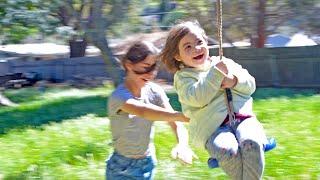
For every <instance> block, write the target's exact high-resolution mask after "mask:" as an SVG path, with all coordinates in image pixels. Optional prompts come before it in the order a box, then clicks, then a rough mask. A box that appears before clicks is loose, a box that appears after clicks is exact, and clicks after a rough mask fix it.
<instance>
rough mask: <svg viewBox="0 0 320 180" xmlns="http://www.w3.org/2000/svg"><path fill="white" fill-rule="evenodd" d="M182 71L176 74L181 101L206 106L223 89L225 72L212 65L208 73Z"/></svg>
mask: <svg viewBox="0 0 320 180" xmlns="http://www.w3.org/2000/svg"><path fill="white" fill-rule="evenodd" d="M202 74H203V76H202V75H200V73H198V72H187V71H184V72H183V71H180V72H177V73H176V74H175V76H174V86H175V89H176V91H177V93H178V95H179V101H180V102H181V103H183V104H188V105H190V106H193V107H203V106H206V105H207V104H208V103H209V102H210V101H211V100H212V99H213V98H214V97H215V96H216V95H217V93H218V92H219V91H220V90H221V83H222V81H223V79H224V77H225V74H224V73H223V72H221V71H220V70H219V69H217V68H216V67H215V66H212V67H211V68H210V69H209V71H208V72H207V73H202Z"/></svg>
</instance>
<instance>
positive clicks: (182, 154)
mask: <svg viewBox="0 0 320 180" xmlns="http://www.w3.org/2000/svg"><path fill="white" fill-rule="evenodd" d="M171 157H172V158H173V159H177V158H178V159H179V160H181V161H182V162H183V163H187V164H192V159H193V158H196V159H198V156H197V155H196V154H195V153H194V152H193V151H192V150H191V148H190V147H189V146H188V145H182V144H177V146H176V147H175V148H173V149H172V151H171Z"/></svg>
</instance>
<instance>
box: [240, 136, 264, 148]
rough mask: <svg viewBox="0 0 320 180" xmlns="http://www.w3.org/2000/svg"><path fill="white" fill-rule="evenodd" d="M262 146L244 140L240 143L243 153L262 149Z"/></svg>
mask: <svg viewBox="0 0 320 180" xmlns="http://www.w3.org/2000/svg"><path fill="white" fill-rule="evenodd" d="M262 146H263V144H260V143H258V142H257V141H253V140H251V139H247V140H244V141H243V142H241V143H240V147H241V150H242V151H243V150H244V151H252V150H257V149H262Z"/></svg>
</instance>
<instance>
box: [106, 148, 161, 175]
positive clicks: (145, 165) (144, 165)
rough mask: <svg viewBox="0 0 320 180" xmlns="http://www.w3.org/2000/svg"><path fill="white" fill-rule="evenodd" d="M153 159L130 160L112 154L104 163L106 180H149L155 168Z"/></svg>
mask: <svg viewBox="0 0 320 180" xmlns="http://www.w3.org/2000/svg"><path fill="white" fill-rule="evenodd" d="M153 158H154V157H152V156H151V155H150V156H146V157H144V158H141V159H132V158H128V157H125V156H122V155H120V154H118V153H117V152H114V153H113V154H112V155H111V157H110V158H109V159H108V160H107V161H106V163H107V167H106V178H107V180H129V179H130V180H150V179H152V178H153V170H154V168H155V165H156V163H155V160H154V159H153Z"/></svg>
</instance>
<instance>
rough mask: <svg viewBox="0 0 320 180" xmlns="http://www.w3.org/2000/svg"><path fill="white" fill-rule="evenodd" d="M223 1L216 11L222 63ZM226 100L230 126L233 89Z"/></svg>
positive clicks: (232, 119) (219, 3)
mask: <svg viewBox="0 0 320 180" xmlns="http://www.w3.org/2000/svg"><path fill="white" fill-rule="evenodd" d="M221 1H222V0H217V3H216V7H217V8H216V9H217V22H218V38H219V56H220V61H222V57H223V49H222V2H221ZM225 99H226V104H227V110H228V116H229V123H230V125H231V124H232V123H233V122H234V121H235V117H234V116H235V115H234V108H233V104H232V94H231V89H229V88H227V89H226V93H225Z"/></svg>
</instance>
